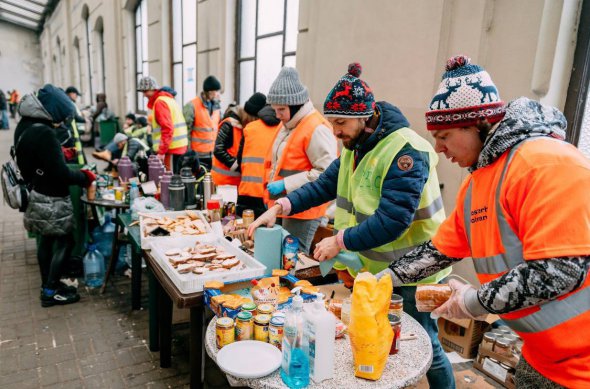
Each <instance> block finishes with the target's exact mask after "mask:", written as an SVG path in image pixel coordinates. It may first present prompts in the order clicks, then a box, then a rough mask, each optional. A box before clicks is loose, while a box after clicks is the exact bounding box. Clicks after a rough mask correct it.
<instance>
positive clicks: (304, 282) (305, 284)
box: [295, 280, 313, 288]
mask: <svg viewBox="0 0 590 389" xmlns="http://www.w3.org/2000/svg"><path fill="white" fill-rule="evenodd" d="M295 286H301V287H302V288H304V287H306V286H313V284H312V283H311V282H309V281H308V280H299V281H297V282H296V283H295Z"/></svg>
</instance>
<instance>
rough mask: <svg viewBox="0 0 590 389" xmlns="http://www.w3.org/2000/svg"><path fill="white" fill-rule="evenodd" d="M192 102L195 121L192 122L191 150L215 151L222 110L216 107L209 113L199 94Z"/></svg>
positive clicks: (201, 151) (198, 151) (199, 151)
mask: <svg viewBox="0 0 590 389" xmlns="http://www.w3.org/2000/svg"><path fill="white" fill-rule="evenodd" d="M190 103H191V104H192V106H193V111H194V114H195V118H194V120H193V122H192V123H190V125H191V133H190V140H191V150H193V151H195V152H197V153H213V149H214V148H215V139H216V138H217V129H218V127H219V124H220V123H219V120H220V118H221V112H220V110H219V109H216V110H215V111H213V112H212V113H211V114H209V110H208V109H207V107H205V104H203V100H201V98H200V97H199V96H197V97H195V98H194V99H192V100H191V102H190ZM209 157H210V156H209ZM209 157H208V158H209Z"/></svg>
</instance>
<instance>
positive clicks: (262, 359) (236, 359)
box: [217, 340, 282, 378]
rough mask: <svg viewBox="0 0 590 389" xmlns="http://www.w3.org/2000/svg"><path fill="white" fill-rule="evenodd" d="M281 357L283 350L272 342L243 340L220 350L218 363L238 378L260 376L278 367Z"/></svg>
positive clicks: (225, 370)
mask: <svg viewBox="0 0 590 389" xmlns="http://www.w3.org/2000/svg"><path fill="white" fill-rule="evenodd" d="M252 356H255V357H254V358H253V357H252ZM281 357H282V354H281V351H280V350H279V349H278V348H276V347H275V346H273V345H272V344H270V343H264V342H259V341H257V340H242V341H240V342H234V343H231V344H228V345H227V346H225V347H223V348H222V349H221V350H219V352H218V353H217V365H218V366H219V368H220V369H221V370H223V371H224V372H225V373H227V374H230V375H232V376H234V377H237V378H260V377H264V376H267V375H269V374H270V373H272V372H273V371H275V370H276V369H278V368H279V367H280V366H281Z"/></svg>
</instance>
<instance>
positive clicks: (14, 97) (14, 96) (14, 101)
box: [9, 89, 20, 119]
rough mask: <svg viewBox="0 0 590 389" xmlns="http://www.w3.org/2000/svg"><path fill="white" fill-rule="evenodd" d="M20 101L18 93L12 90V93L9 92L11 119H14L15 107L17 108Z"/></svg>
mask: <svg viewBox="0 0 590 389" xmlns="http://www.w3.org/2000/svg"><path fill="white" fill-rule="evenodd" d="M19 101H20V94H19V93H18V91H17V90H16V89H13V90H12V92H10V101H9V103H10V117H11V118H13V119H14V118H15V117H16V107H17V106H18V103H19Z"/></svg>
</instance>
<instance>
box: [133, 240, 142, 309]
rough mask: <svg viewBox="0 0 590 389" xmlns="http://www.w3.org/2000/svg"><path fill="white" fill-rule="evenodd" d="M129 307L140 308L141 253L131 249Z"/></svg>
mask: <svg viewBox="0 0 590 389" xmlns="http://www.w3.org/2000/svg"><path fill="white" fill-rule="evenodd" d="M131 309H135V310H138V309H141V255H140V253H138V252H137V251H136V250H134V249H133V248H132V249H131Z"/></svg>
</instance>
